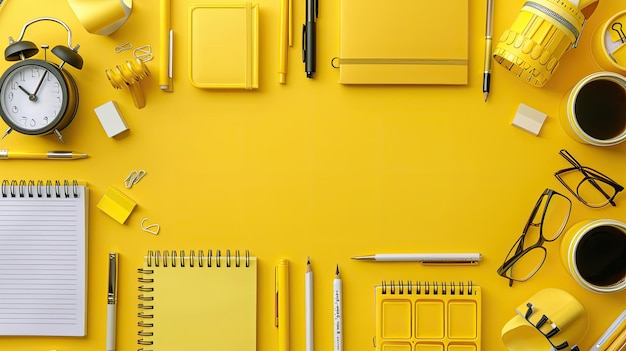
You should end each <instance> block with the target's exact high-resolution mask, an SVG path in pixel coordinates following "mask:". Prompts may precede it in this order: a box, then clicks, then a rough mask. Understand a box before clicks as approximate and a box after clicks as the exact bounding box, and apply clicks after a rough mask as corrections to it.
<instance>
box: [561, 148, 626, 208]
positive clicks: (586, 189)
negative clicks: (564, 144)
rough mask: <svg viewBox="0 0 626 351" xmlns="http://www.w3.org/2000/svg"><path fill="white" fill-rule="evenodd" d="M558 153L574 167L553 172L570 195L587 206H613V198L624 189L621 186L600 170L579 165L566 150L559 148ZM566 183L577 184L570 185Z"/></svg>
mask: <svg viewBox="0 0 626 351" xmlns="http://www.w3.org/2000/svg"><path fill="white" fill-rule="evenodd" d="M559 154H560V155H561V156H563V158H565V159H566V160H567V162H569V163H571V164H572V166H574V167H570V168H566V169H562V170H560V171H558V172H556V173H554V176H555V177H556V179H558V180H559V181H560V182H561V184H563V186H565V188H566V189H567V190H569V191H570V192H571V193H572V195H574V196H576V198H577V199H578V200H579V201H580V202H582V203H583V204H585V205H587V206H589V207H593V208H600V207H604V206H606V205H607V204H611V205H612V206H615V201H613V199H615V196H616V195H617V193H619V192H620V191H622V190H624V187H623V186H621V185H619V184H617V183H616V182H615V181H614V180H613V179H611V178H609V177H607V176H606V175H604V174H602V173H601V172H598V171H596V170H595V169H593V168H589V167H585V166H583V165H581V164H580V163H579V162H578V161H576V159H575V158H574V157H573V156H572V155H571V154H570V153H569V152H567V150H561V151H559ZM566 179H567V180H566ZM568 183H569V184H577V185H576V186H575V187H571V186H569V185H568ZM574 189H575V190H574Z"/></svg>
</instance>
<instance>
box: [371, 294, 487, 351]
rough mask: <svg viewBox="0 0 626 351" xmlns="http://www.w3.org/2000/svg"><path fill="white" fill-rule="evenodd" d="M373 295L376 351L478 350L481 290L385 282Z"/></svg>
mask: <svg viewBox="0 0 626 351" xmlns="http://www.w3.org/2000/svg"><path fill="white" fill-rule="evenodd" d="M375 294H376V350H377V351H480V330H481V305H482V302H481V299H482V294H481V289H480V287H479V286H476V285H473V284H472V283H471V282H468V283H467V284H463V283H462V282H459V283H445V282H442V283H438V282H432V283H431V282H383V283H382V284H381V285H379V286H376V287H375Z"/></svg>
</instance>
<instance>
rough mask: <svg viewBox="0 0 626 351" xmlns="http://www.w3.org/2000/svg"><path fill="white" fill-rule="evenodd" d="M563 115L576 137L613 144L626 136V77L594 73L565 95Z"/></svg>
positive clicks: (597, 143) (564, 123)
mask: <svg viewBox="0 0 626 351" xmlns="http://www.w3.org/2000/svg"><path fill="white" fill-rule="evenodd" d="M559 119H560V121H561V126H562V127H563V129H564V130H565V132H566V133H567V134H568V135H569V136H570V137H572V138H573V139H574V140H576V141H578V142H581V143H583V144H591V145H595V146H613V145H617V144H619V143H621V142H623V141H624V140H626V77H624V76H622V75H620V74H617V73H614V72H596V73H592V74H590V75H588V76H586V77H584V78H583V79H581V80H580V81H578V83H576V85H574V87H572V89H571V90H570V91H568V92H567V93H566V94H565V96H564V97H563V98H562V99H561V105H560V111H559Z"/></svg>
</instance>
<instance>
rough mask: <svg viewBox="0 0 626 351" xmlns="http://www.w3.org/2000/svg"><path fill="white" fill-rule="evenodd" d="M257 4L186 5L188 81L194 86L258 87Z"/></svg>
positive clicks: (220, 87) (218, 87) (222, 87)
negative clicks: (187, 7)
mask: <svg viewBox="0 0 626 351" xmlns="http://www.w3.org/2000/svg"><path fill="white" fill-rule="evenodd" d="M258 26H259V6H258V4H256V3H251V2H242V3H216V4H191V5H189V80H190V82H191V84H192V85H194V86H195V87H198V88H208V89H256V88H258V87H259V39H258V33H259V30H258Z"/></svg>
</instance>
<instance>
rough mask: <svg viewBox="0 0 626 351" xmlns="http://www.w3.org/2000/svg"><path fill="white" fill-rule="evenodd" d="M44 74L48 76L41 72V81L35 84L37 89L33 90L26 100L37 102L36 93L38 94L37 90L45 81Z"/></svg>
mask: <svg viewBox="0 0 626 351" xmlns="http://www.w3.org/2000/svg"><path fill="white" fill-rule="evenodd" d="M46 74H48V71H47V70H46V71H45V72H43V75H42V76H41V79H40V80H39V83H37V87H36V88H35V92H34V93H32V94H30V95H29V96H28V99H29V100H30V101H37V92H39V88H41V84H43V80H44V79H46Z"/></svg>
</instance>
